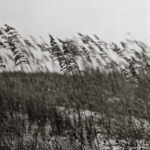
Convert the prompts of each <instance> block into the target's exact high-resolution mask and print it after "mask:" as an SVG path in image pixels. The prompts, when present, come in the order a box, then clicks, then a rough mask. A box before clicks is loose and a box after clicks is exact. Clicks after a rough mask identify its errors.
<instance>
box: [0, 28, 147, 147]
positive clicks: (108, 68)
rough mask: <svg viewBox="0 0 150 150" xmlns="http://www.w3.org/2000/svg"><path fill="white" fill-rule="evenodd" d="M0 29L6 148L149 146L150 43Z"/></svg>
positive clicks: (2, 143) (0, 132)
mask: <svg viewBox="0 0 150 150" xmlns="http://www.w3.org/2000/svg"><path fill="white" fill-rule="evenodd" d="M0 33H1V34H0V37H1V38H0V56H1V57H0V68H1V74H0V104H1V105H0V149H2V150H104V149H110V150H123V149H124V150H128V149H133V147H134V149H138V150H139V149H140V148H143V149H144V148H145V149H148V148H149V147H150V143H149V142H150V109H149V107H150V97H149V96H150V95H149V93H150V90H149V89H150V88H149V83H150V77H149V46H148V45H147V44H145V43H144V42H141V41H137V40H126V41H125V42H121V43H120V45H117V44H115V43H110V44H109V43H106V42H104V41H102V40H100V38H99V37H97V36H96V35H93V37H90V36H87V35H83V34H81V33H79V34H78V38H77V37H74V38H73V39H65V40H61V39H58V38H57V39H54V38H53V36H52V35H49V37H50V43H46V42H45V41H44V40H43V39H42V38H41V40H40V41H36V39H34V38H33V37H32V38H31V39H30V40H27V39H23V38H22V37H21V36H20V35H19V34H18V33H17V31H16V30H15V29H14V28H12V27H10V26H8V25H6V26H5V27H2V28H1V29H0Z"/></svg>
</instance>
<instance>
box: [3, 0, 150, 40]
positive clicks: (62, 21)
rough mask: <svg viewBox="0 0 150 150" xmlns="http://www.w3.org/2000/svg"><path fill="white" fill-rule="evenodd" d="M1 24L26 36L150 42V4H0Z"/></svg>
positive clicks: (118, 0)
mask: <svg viewBox="0 0 150 150" xmlns="http://www.w3.org/2000/svg"><path fill="white" fill-rule="evenodd" d="M0 23H6V24H9V25H11V26H13V27H15V28H16V29H17V30H18V31H19V32H20V33H22V34H24V35H27V34H33V35H43V36H47V34H48V33H51V34H53V35H55V36H57V37H58V36H60V37H66V36H68V35H71V34H73V33H75V32H81V33H85V34H92V33H95V34H98V35H99V36H100V37H101V38H102V39H104V40H108V41H116V40H118V41H120V40H122V39H123V38H125V37H126V35H127V33H128V32H129V33H131V34H132V35H133V36H134V37H136V38H138V39H146V40H147V41H150V0H0ZM149 43H150V42H149Z"/></svg>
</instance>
